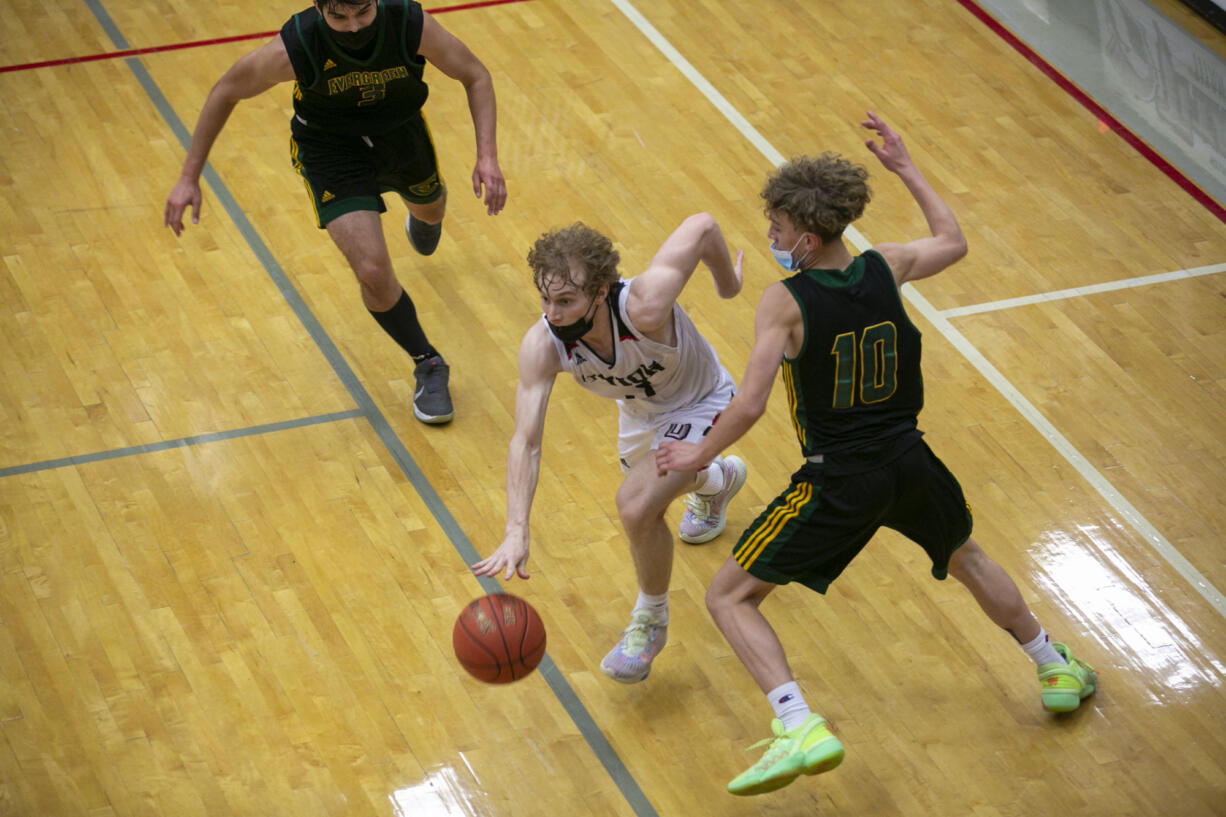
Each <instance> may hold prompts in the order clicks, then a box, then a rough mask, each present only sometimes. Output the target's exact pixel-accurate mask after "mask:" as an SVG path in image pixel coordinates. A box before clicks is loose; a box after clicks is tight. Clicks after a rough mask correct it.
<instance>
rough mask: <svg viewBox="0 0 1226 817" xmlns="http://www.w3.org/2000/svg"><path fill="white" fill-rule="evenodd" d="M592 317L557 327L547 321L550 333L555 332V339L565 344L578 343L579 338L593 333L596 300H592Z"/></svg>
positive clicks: (587, 316) (588, 316) (585, 316)
mask: <svg viewBox="0 0 1226 817" xmlns="http://www.w3.org/2000/svg"><path fill="white" fill-rule="evenodd" d="M590 311H591V313H592V314H591V315H584V316H583V317H582V318H580V319H579V320H577V321H575V322H574V323H568V324H566V325H565V326H556V325H555V324H552V323H549V321H545V323H548V324H549V331H550V332H553V335H554V337H556V338H557V339H558V340H560V341H562V342H563V343H576V342H577V341H578V340H579V338H581V337H583V336H584V335H586V334H587V333H588V332H591V331H592V325H593V324H594V323H595V322H596V299H595V298H593V299H592V308H591V310H590Z"/></svg>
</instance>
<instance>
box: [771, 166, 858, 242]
mask: <svg viewBox="0 0 1226 817" xmlns="http://www.w3.org/2000/svg"><path fill="white" fill-rule="evenodd" d="M872 195H873V193H872V190H870V189H869V186H868V170H866V169H865V168H864V166H863V165H857V164H852V163H851V162H850V161H848V160H847V159H845V158H843V157H842V156H840V155H838V154H837V153H823V154H822V155H821V156H818V157H817V158H812V157H809V156H793V157H792V158H791V159H789V160H788V162H787V163H786V164H784V165H782V166H780V167H779V168H778V169H777V170H776V171H775V172H774V173H772V174H771V175H770V177H769V178H767V180H766V184H765V186H763V188H762V201H763V202H765V205H764V207H763V210H764V212H765V213H766V216H767V218H770V217H771V216H773V215H777V214H783V215H785V216H787V217H788V220H789V221H791V222H792V226H794V227H796V228H797V229H799V230H802V231H804V232H808V233H814V234H815V235H817V237H818V238H820V239H821V240H822V241H823V242H826V241H832V240H834V239H836V238H838V237H839V236H841V235H842V234H843V230H845V229H847V225H848V224H851V223H852V222H853V221H855V220H856V219H858V218H859V217H860V216H861V214H862V213H863V212H864V208H865V206H866V205H867V204H868V202H869V199H870V198H872Z"/></svg>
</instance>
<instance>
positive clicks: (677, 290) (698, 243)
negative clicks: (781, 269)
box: [626, 213, 745, 332]
mask: <svg viewBox="0 0 1226 817" xmlns="http://www.w3.org/2000/svg"><path fill="white" fill-rule="evenodd" d="M744 257H745V253H744V252H743V251H740V250H738V251H737V254H736V259H735V260H733V258H732V255H731V254H730V253H729V251H728V244H727V242H726V241H724V233H723V231H722V230H720V228H719V223H718V222H716V220H715V219H714V218H713V217H712V216H711V215H710V214H709V213H696V214H695V215H692V216H690V217H689V218H687V219H686V220H685V221H683V222H681V225H680V226H678V227H677V229H675V230H673V232H672V235H670V236H669V237H668V238H667V239H665V240H664V243H663V244H661V245H660V249H658V250H656V254H655V256H654V257H653V258H652V259H651V263H650V264H649V265H648V267H647V270H646V271H645V272H643V274H641V275H639V276H637V277H636V278H635V279H634V283H633V284H632V285H631V287H630V294H629V296H628V297H627V304H626V311H627V313H629V316H630V320H631V321H633V322H634V325H635V326H637V327H638V328H639V329H640V330H642V331H644V332H652V331H654V330H656V329H658V328H660V327H661V326H663V325H664V324H665V323H667V322H668V321H669V319H670V318H671V317H672V314H673V304H674V303H676V301H677V296H679V295H680V294H681V290H682V289H683V288H684V287H685V285H686V282H688V281H689V280H690V277H691V276H692V275H693V274H694V270H695V269H697V267H698V265H699V264H700V263H701V264H703V265H705V266H706V267H707V269H709V270H710V271H711V277H712V279H713V280H714V282H715V291H716V293H718V294H719V296H720V297H721V298H733V297H735V296H736V295H737V294H739V293H740V291H741V285H742V283H743V273H742V265H743V264H744Z"/></svg>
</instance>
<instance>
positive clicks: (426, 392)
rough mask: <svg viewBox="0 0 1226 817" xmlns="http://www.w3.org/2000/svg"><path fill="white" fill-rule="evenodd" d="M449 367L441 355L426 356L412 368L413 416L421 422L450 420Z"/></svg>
mask: <svg viewBox="0 0 1226 817" xmlns="http://www.w3.org/2000/svg"><path fill="white" fill-rule="evenodd" d="M450 376H451V367H450V366H448V365H447V363H446V361H444V360H443V358H442V356H441V355H435V356H434V357H428V358H426V359H425V360H423V361H422V362H421V363H418V364H417V366H415V367H414V368H413V379H414V380H415V381H417V388H416V389H415V390H414V392H413V416H414V417H416V418H417V419H418V420H421V421H422V422H423V423H430V424H431V425H437V424H439V423H448V422H451V418H452V417H454V416H455V410H454V409H453V408H452V407H451V393H450V392H449V391H447V381H448V380H449V379H450Z"/></svg>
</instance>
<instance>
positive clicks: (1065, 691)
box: [1039, 641, 1098, 712]
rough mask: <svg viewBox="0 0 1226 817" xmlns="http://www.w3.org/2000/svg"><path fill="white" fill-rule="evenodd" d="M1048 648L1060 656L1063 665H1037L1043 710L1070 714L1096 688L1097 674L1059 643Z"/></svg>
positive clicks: (1054, 642) (1054, 643)
mask: <svg viewBox="0 0 1226 817" xmlns="http://www.w3.org/2000/svg"><path fill="white" fill-rule="evenodd" d="M1051 646H1052V648H1053V649H1054V650H1055V651H1056V652H1058V653H1060V654H1061V655H1063V656H1064V658H1065V660H1066V661H1068V663H1067V664H1040V665H1039V685H1040V687H1041V688H1042V695H1043V708H1044V709H1046V710H1048V711H1049V712H1072V711H1073V710H1074V709H1076V708H1077V707H1078V706H1079V705H1080V704H1081V702H1082V701H1083V700H1084V699H1086V698H1088V697H1090V696H1091V695H1093V694H1094V690H1095V689H1097V688H1098V673H1096V672H1095V671H1094V668H1093V667H1091V666H1090V665H1089V664H1087V663H1086V662H1085V661H1082V660H1081V659H1079V658H1074V657H1073V653H1072V651H1070V650H1069V648H1068V647H1066V646H1065V645H1063V644H1060V643H1059V642H1056V641H1053V642H1052V644H1051Z"/></svg>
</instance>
